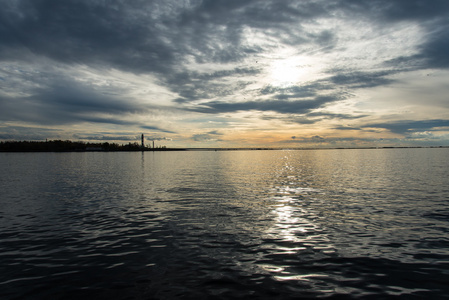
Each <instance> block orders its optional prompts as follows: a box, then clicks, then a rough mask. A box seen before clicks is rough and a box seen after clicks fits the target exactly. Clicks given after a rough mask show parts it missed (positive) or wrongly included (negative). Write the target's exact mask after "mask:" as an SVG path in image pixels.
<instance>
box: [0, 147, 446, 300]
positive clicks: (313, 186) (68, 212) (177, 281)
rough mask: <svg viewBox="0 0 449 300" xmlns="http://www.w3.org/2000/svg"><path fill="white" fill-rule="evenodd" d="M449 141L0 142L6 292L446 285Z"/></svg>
mask: <svg viewBox="0 0 449 300" xmlns="http://www.w3.org/2000/svg"><path fill="white" fill-rule="evenodd" d="M448 157H449V149H446V148H443V149H372V150H303V151H216V152H212V151H186V152H145V153H138V152H130V153H119V152H111V153H104V152H95V153H0V190H1V194H0V228H1V231H0V298H2V299H25V298H33V299H79V298H89V299H173V298H184V299H185V298H196V299H198V298H199V299H204V298H212V297H214V298H224V299H226V298H250V297H253V298H273V299H290V298H308V297H310V298H317V297H323V298H361V297H363V298H373V299H379V298H385V297H386V298H391V297H400V298H404V299H411V298H423V297H429V298H444V297H445V296H446V295H449V260H448V259H449V201H448V200H449V159H448Z"/></svg>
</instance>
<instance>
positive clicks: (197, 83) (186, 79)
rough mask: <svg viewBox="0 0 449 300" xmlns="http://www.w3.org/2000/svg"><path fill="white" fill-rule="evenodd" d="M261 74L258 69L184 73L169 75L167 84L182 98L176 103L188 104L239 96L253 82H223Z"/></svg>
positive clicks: (176, 100)
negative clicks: (215, 98) (234, 95)
mask: <svg viewBox="0 0 449 300" xmlns="http://www.w3.org/2000/svg"><path fill="white" fill-rule="evenodd" d="M259 72H260V70H258V69H256V68H234V69H232V70H220V71H216V72H210V73H200V72H195V71H184V72H178V73H174V74H172V75H168V76H167V84H168V85H169V86H170V87H171V90H172V91H174V92H176V93H177V94H178V95H179V96H180V97H179V98H177V99H175V102H178V103H186V102H191V101H194V100H200V99H210V98H214V97H224V96H228V95H233V94H237V93H238V92H239V91H241V90H243V89H244V88H245V87H246V86H247V85H248V84H250V83H251V82H248V81H244V80H239V81H237V82H235V83H232V84H230V83H226V84H224V83H223V80H226V79H228V78H231V77H232V78H234V79H239V78H241V77H243V76H248V75H249V76H251V75H257V74H258V73H259Z"/></svg>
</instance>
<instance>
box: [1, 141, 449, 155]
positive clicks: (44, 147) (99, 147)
mask: <svg viewBox="0 0 449 300" xmlns="http://www.w3.org/2000/svg"><path fill="white" fill-rule="evenodd" d="M404 148H449V146H410V147H408V146H404V147H344V148H343V147H327V148H324V147H302V148H299V147H298V148H295V147H294V148H291V147H288V148H280V147H271V148H270V147H241V148H240V147H232V148H226V147H224V148H168V147H166V146H158V147H154V148H151V147H142V145H141V144H138V143H136V142H135V143H128V144H121V145H119V144H117V143H108V142H105V143H89V142H88V143H86V142H81V141H79V142H73V141H69V140H66V141H62V140H52V141H2V142H0V152H92V151H103V152H114V151H115V152H118V151H237V150H329V149H404Z"/></svg>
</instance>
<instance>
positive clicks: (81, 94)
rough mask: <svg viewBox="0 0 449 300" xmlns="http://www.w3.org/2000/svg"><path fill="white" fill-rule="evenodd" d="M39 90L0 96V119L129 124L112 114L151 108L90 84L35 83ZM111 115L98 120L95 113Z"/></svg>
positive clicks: (66, 81)
mask: <svg viewBox="0 0 449 300" xmlns="http://www.w3.org/2000/svg"><path fill="white" fill-rule="evenodd" d="M36 83H38V85H39V86H38V87H35V88H33V89H31V90H30V91H29V92H30V93H32V95H31V96H26V97H7V96H0V107H1V108H2V109H1V111H0V118H1V119H2V120H10V121H15V120H22V121H26V122H34V123H39V124H47V125H50V124H55V125H57V124H71V123H76V122H79V121H88V122H97V123H111V124H124V125H129V124H131V123H132V122H126V121H121V120H119V119H117V118H114V117H112V116H113V115H116V116H117V115H122V114H127V113H128V114H131V113H136V112H139V111H142V110H147V109H148V108H146V107H142V106H140V105H136V104H135V103H134V102H132V101H123V99H119V98H117V97H116V96H115V95H113V94H112V95H111V94H110V91H109V94H108V93H104V92H102V91H101V90H98V89H96V88H95V87H93V86H92V85H90V84H89V83H80V82H76V81H73V80H70V79H69V78H50V79H45V78H44V79H40V80H36ZM99 113H101V114H107V115H111V117H110V118H105V117H95V116H93V115H95V114H99Z"/></svg>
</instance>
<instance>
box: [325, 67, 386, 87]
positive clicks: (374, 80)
mask: <svg viewBox="0 0 449 300" xmlns="http://www.w3.org/2000/svg"><path fill="white" fill-rule="evenodd" d="M392 73H393V72H359V71H357V72H351V73H339V74H337V75H334V76H332V77H331V78H330V81H331V82H333V83H334V84H336V85H337V86H341V85H345V86H350V87H352V88H370V87H376V86H381V85H387V84H390V83H392V82H394V80H392V79H388V78H385V76H388V75H391V74H392Z"/></svg>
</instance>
